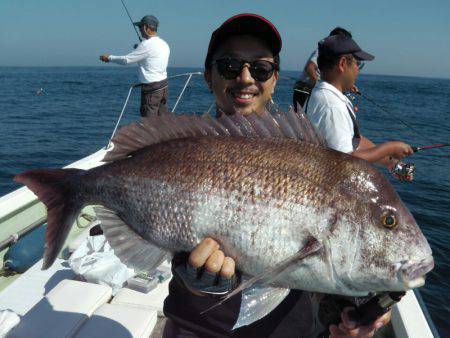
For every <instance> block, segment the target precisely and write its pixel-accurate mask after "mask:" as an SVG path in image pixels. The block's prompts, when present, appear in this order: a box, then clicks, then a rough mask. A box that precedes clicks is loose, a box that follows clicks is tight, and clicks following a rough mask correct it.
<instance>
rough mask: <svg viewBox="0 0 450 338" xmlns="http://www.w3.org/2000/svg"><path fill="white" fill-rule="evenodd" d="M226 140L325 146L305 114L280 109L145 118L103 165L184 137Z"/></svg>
mask: <svg viewBox="0 0 450 338" xmlns="http://www.w3.org/2000/svg"><path fill="white" fill-rule="evenodd" d="M201 136H222V137H252V138H290V139H296V140H299V141H303V142H307V143H312V144H317V145H322V146H325V142H324V141H323V139H322V138H320V137H319V136H318V135H317V133H316V131H315V130H314V128H313V126H312V125H311V123H310V122H309V120H308V118H307V117H306V115H305V114H304V112H303V111H301V112H294V111H293V110H292V109H290V110H289V111H288V112H287V113H285V112H282V111H281V110H280V109H276V110H272V113H269V112H268V111H264V112H263V113H262V114H257V113H252V114H250V115H247V116H244V115H241V114H239V113H237V114H235V115H225V114H223V115H222V116H220V117H219V118H217V119H216V118H213V117H211V116H210V115H208V114H205V115H203V116H199V115H174V114H170V113H169V114H165V115H162V116H150V117H144V118H142V120H141V121H140V122H135V123H131V124H129V125H127V126H124V127H122V128H121V129H120V130H119V131H118V132H117V134H116V135H115V136H114V138H113V139H112V142H113V144H114V148H113V149H112V150H110V151H109V152H108V153H107V154H106V156H105V158H104V159H103V161H106V162H109V161H115V160H118V159H121V158H125V157H127V156H128V155H130V154H131V153H133V152H135V151H137V150H139V149H141V148H144V147H146V146H149V145H152V144H156V143H160V142H164V141H169V140H172V139H177V138H184V137H201Z"/></svg>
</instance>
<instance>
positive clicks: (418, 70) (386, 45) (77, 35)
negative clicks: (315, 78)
mask: <svg viewBox="0 0 450 338" xmlns="http://www.w3.org/2000/svg"><path fill="white" fill-rule="evenodd" d="M126 4H127V6H128V9H129V10H130V13H131V15H132V17H133V18H135V19H136V20H138V19H140V18H141V17H142V16H143V15H145V14H154V15H156V16H157V17H158V18H159V20H160V23H161V24H160V36H161V37H163V38H164V39H165V40H166V41H167V42H168V43H169V45H170V47H171V51H172V53H171V59H170V66H175V67H183V66H186V67H201V66H202V64H203V60H204V57H205V52H206V48H207V45H208V41H209V37H210V35H211V32H212V31H213V30H214V29H215V28H217V27H218V26H219V25H220V23H222V22H223V21H224V20H225V19H227V18H228V17H230V16H231V15H233V14H237V13H240V12H254V13H258V14H261V15H263V16H265V17H267V18H269V19H270V20H271V21H272V22H273V23H274V24H275V25H276V26H277V28H278V29H279V31H280V33H281V36H282V37H283V43H284V45H283V51H282V54H281V60H282V68H283V69H287V70H298V69H300V68H302V67H303V65H304V62H305V59H306V58H307V56H308V55H309V54H310V53H311V51H312V50H313V49H314V48H315V47H316V45H317V41H318V40H320V39H321V38H322V37H324V36H326V35H327V34H328V33H329V31H330V30H331V29H332V28H333V27H335V26H337V25H340V26H343V27H345V28H347V29H349V30H350V31H351V32H352V33H353V36H354V38H355V40H356V41H357V42H358V44H359V45H360V46H361V47H362V48H363V49H365V50H367V51H368V52H370V53H372V54H374V55H375V56H376V59H375V61H373V62H371V63H369V64H367V65H366V67H365V69H364V72H366V73H370V74H391V75H412V76H428V77H443V78H450V23H449V20H448V15H449V13H450V1H448V0H442V1H432V0H430V1H415V0H413V1H392V0H391V1H385V0H379V1H371V2H368V1H344V2H342V1H339V2H338V1H319V0H317V1H309V2H306V1H298V0H297V1H294V0H292V1H288V0H286V1H284V0H278V1H262V0H259V1H258V0H254V1H232V0H229V1H225V0H221V1H216V0H209V1H203V0H197V1H196V0H191V1H186V0H184V1H182V0H164V1H159V0H152V1H149V0H145V1H142V0H139V1H138V0H126ZM136 40H137V38H136V35H135V32H134V31H133V29H132V27H131V24H130V23H129V19H128V17H127V16H126V13H125V11H124V9H123V7H122V4H121V2H120V0H77V1H62V0H59V1H57V0H53V1H50V0H39V1H37V0H1V1H0V66H100V65H101V63H100V61H98V56H99V55H100V54H102V53H111V54H116V55H120V54H125V53H126V52H127V51H129V50H130V49H131V46H132V45H133V43H135V42H136Z"/></svg>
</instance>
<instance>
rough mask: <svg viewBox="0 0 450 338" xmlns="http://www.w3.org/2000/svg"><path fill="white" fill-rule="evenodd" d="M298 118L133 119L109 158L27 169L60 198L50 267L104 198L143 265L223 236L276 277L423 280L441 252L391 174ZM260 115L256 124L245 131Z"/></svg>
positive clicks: (310, 285) (330, 289)
mask: <svg viewBox="0 0 450 338" xmlns="http://www.w3.org/2000/svg"><path fill="white" fill-rule="evenodd" d="M297 118H300V117H299V116H298V115H295V113H292V112H291V113H290V115H289V119H283V118H277V119H276V121H275V120H274V118H273V117H271V116H270V115H267V114H266V115H264V116H262V117H259V116H257V115H251V116H250V117H244V116H241V115H235V116H233V121H234V122H233V121H231V119H228V120H227V122H226V125H227V126H233V123H236V124H235V127H234V128H231V129H227V128H226V127H224V125H220V120H216V121H214V120H211V119H209V120H208V117H207V118H206V119H204V118H201V117H198V116H181V117H175V116H171V115H168V116H162V117H156V116H154V117H151V118H145V119H143V121H142V122H141V123H140V124H132V125H130V126H126V127H124V128H122V129H121V131H119V134H118V135H117V136H116V137H115V138H114V139H113V143H114V149H113V150H112V151H110V152H109V153H108V154H107V156H106V160H107V161H110V162H109V163H107V164H105V165H103V166H100V167H96V168H93V169H90V170H88V171H82V170H73V169H72V170H34V171H30V172H27V173H24V174H20V175H18V176H17V178H16V179H17V180H18V181H20V182H23V183H25V184H27V185H28V186H29V187H30V189H32V190H33V191H34V192H35V193H36V194H37V195H38V196H39V198H41V199H42V200H43V201H44V203H46V205H47V206H48V207H49V221H48V224H49V227H48V230H47V236H46V245H47V249H46V253H45V257H44V268H46V267H48V266H49V264H51V263H52V262H53V260H54V259H55V257H56V255H57V253H58V252H59V250H60V248H61V247H62V244H63V242H64V238H65V236H66V234H67V231H68V230H67V229H69V227H70V225H71V224H72V223H73V218H74V217H75V215H76V214H77V212H78V210H79V209H80V208H81V207H82V206H83V205H86V204H97V205H98V204H99V205H102V206H103V207H106V208H107V209H104V208H103V209H101V208H99V209H98V217H99V219H100V220H101V224H102V228H103V229H104V233H105V236H106V237H107V239H108V241H109V242H110V243H111V246H112V247H113V249H114V252H115V254H116V255H117V256H118V257H119V258H120V259H121V260H123V262H124V263H125V264H127V265H129V266H131V267H134V268H137V269H151V268H154V267H155V266H156V265H157V264H158V263H159V262H160V260H161V259H162V257H163V254H165V252H167V251H168V252H172V253H173V252H177V251H191V250H192V249H193V248H195V246H196V245H197V244H198V243H199V242H200V241H201V240H202V239H203V238H205V237H212V238H214V239H216V240H217V241H218V242H219V243H220V244H221V247H222V249H223V250H224V252H225V253H226V254H227V255H229V256H231V257H233V258H235V260H236V263H237V267H238V269H240V270H241V271H242V273H243V274H244V275H248V276H259V275H261V274H263V273H264V272H266V271H269V272H270V271H277V273H276V274H275V275H273V276H271V278H272V280H270V281H269V283H270V285H278V286H283V287H286V286H287V287H289V288H295V289H302V290H308V291H314V292H322V293H336V294H342V295H350V296H362V295H367V293H369V292H376V291H401V290H405V289H408V288H411V287H417V286H418V285H420V284H423V275H424V274H425V273H426V272H428V271H429V270H430V269H431V268H432V267H433V259H432V256H431V250H430V248H429V245H428V243H427V241H426V239H425V237H424V236H423V235H422V234H421V232H420V229H419V227H418V226H417V224H416V223H415V221H414V219H413V217H412V216H411V214H410V212H409V211H408V209H407V208H406V207H405V206H404V204H403V203H402V201H401V200H400V198H399V196H398V194H397V193H396V192H395V190H394V189H393V187H392V186H391V185H390V183H389V182H388V180H387V179H386V178H385V177H384V175H383V174H381V173H380V172H378V171H377V170H376V169H374V168H373V167H371V166H370V164H369V163H367V162H365V161H363V160H361V159H357V158H355V157H352V156H350V155H347V154H343V153H340V152H337V151H334V150H330V149H327V148H326V147H324V145H323V144H321V143H318V142H319V141H317V140H318V138H317V137H312V138H310V139H308V137H309V136H305V137H306V139H287V138H284V137H283V132H282V131H281V130H288V129H289V128H287V127H286V126H282V128H281V127H280V125H279V124H283V123H289V122H288V120H289V121H290V120H295V119H297ZM244 120H245V121H244ZM250 120H251V125H254V126H255V130H254V131H252V132H248V131H244V132H243V131H242V130H240V127H239V126H247V127H248V126H249V125H250V122H249V121H250ZM208 121H213V122H208ZM305 121H306V120H305ZM297 122H298V123H299V124H300V123H301V121H300V120H299V121H297ZM155 126H158V128H156V127H155ZM247 127H246V128H247ZM280 128H281V129H280ZM293 128H295V126H293ZM302 128H303V129H304V130H306V131H307V132H299V130H296V134H297V135H312V133H314V131H313V130H309V129H307V128H308V126H307V124H306V125H304V126H303V127H302ZM256 130H260V133H259V132H257V131H256ZM261 133H262V134H264V135H266V136H264V137H263V136H261V137H254V136H255V135H256V136H258V135H260V134H261ZM244 135H252V137H244ZM134 138H136V139H138V140H139V141H136V142H135V143H133V139H134ZM74 196H77V197H76V198H74ZM108 209H109V210H108ZM386 217H389V218H390V220H391V221H389V224H387V223H386V222H385V219H386ZM392 219H393V220H395V221H392ZM60 224H61V225H60ZM390 224H391V225H390ZM392 224H393V225H392ZM125 239H127V240H126V241H124V240H125ZM115 245H116V247H114V246H115ZM308 250H310V251H308ZM137 253H142V254H141V257H139V259H138V258H137V257H136V256H137ZM299 253H300V254H301V255H302V259H301V260H297V258H296V257H297V255H298V254H299ZM283 262H285V263H283ZM280 264H281V265H280ZM284 264H287V265H286V266H285V265H284ZM279 267H282V269H281V270H277V269H278V268H279ZM255 278H256V277H255Z"/></svg>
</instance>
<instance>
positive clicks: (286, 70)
mask: <svg viewBox="0 0 450 338" xmlns="http://www.w3.org/2000/svg"><path fill="white" fill-rule="evenodd" d="M0 68H117V69H126V68H122V67H119V66H117V65H99V66H94V65H88V66H86V65H84V66H83V65H69V66H67V65H66V66H29V65H27V66H23V65H21V66H11V65H9V66H3V65H0ZM127 68H128V69H131V68H132V67H127ZM167 68H168V69H169V68H191V69H197V70H202V71H203V70H204V68H203V67H194V66H168V67H167ZM280 72H297V73H300V72H301V71H300V70H292V69H282V70H281V71H280ZM360 75H363V76H364V75H369V76H393V77H413V78H423V79H437V80H450V77H437V76H423V75H398V74H397V75H394V74H382V73H376V74H374V73H362V74H360Z"/></svg>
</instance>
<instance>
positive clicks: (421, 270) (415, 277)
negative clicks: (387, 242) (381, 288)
mask: <svg viewBox="0 0 450 338" xmlns="http://www.w3.org/2000/svg"><path fill="white" fill-rule="evenodd" d="M396 266H398V274H399V279H401V280H402V282H403V285H404V286H405V288H407V289H414V288H417V287H419V286H422V285H424V284H425V275H426V274H427V273H428V272H430V271H431V270H432V269H433V268H434V260H433V258H432V257H430V258H425V259H423V260H421V261H419V262H413V261H406V262H405V261H403V262H401V263H397V264H396Z"/></svg>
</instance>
